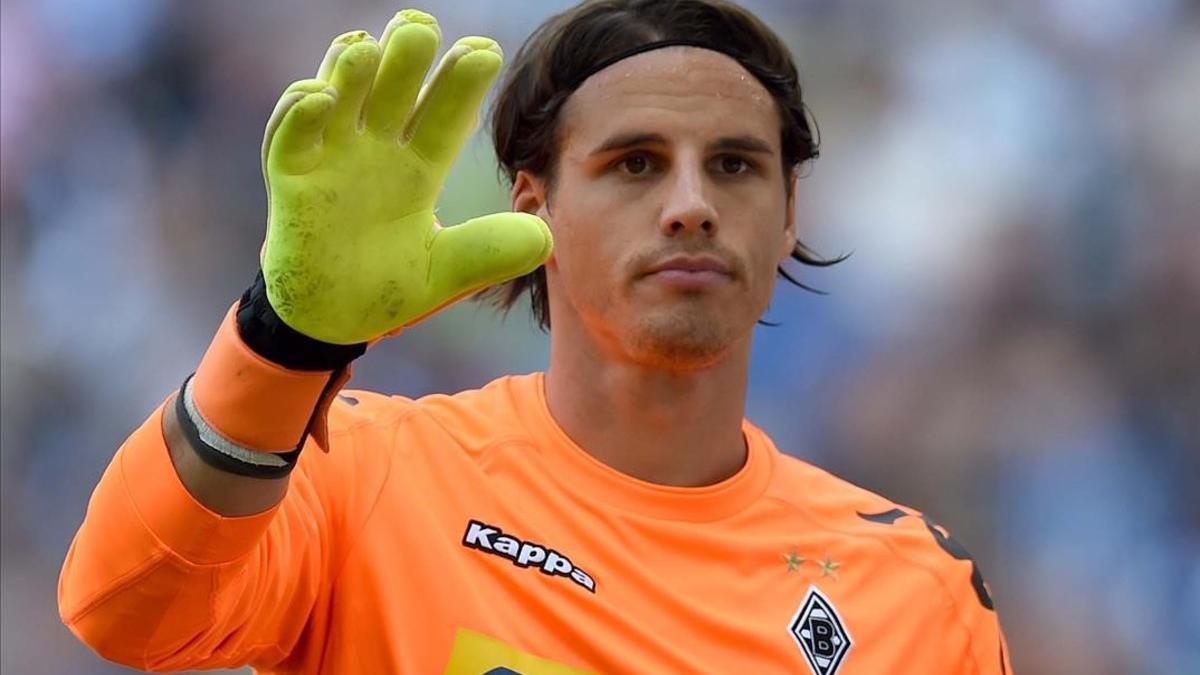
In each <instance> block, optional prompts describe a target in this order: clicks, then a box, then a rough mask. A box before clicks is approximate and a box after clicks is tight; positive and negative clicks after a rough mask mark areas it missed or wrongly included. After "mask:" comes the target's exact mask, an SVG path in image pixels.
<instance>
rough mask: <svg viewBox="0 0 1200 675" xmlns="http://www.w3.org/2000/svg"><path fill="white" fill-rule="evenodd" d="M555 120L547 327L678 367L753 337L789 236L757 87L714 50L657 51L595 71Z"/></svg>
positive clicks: (770, 122) (769, 123)
mask: <svg viewBox="0 0 1200 675" xmlns="http://www.w3.org/2000/svg"><path fill="white" fill-rule="evenodd" d="M560 124H561V127H560V129H561V132H560V136H559V138H560V154H559V162H558V165H557V171H556V180H555V184H554V188H553V191H552V193H551V194H550V195H549V196H548V199H547V201H548V205H543V206H542V208H541V209H540V215H542V216H543V217H545V218H546V220H547V221H548V222H549V223H550V227H551V229H552V231H553V234H554V238H555V252H554V256H553V258H552V259H551V260H550V261H549V262H548V263H547V266H546V272H547V282H548V286H549V294H550V302H551V319H552V325H553V326H555V327H556V328H559V327H565V326H564V325H563V324H564V322H572V323H574V324H577V325H576V326H575V327H576V328H579V327H582V329H583V330H585V331H586V333H587V334H590V335H591V336H592V337H593V339H595V340H596V342H597V343H598V344H599V345H600V347H601V349H603V350H604V351H605V352H606V353H609V354H610V355H612V356H616V357H618V358H625V359H632V360H634V361H636V362H639V363H642V364H644V365H648V366H651V367H657V368H668V369H673V370H688V369H694V368H701V367H704V366H707V365H710V364H712V363H713V362H715V361H716V360H718V359H719V358H720V357H721V356H722V355H723V354H725V353H726V352H727V351H728V350H729V349H730V348H731V347H732V346H734V345H735V344H737V343H739V342H740V341H745V340H748V339H749V334H750V331H751V330H752V328H753V326H754V323H755V321H757V319H758V318H759V317H760V316H761V315H762V313H763V312H764V311H765V310H766V307H767V303H768V302H769V300H770V297H771V291H772V289H773V287H774V279H775V269H776V267H777V266H778V265H779V263H780V262H782V261H783V259H784V258H786V257H787V255H788V254H789V253H790V252H791V250H792V246H793V243H794V241H795V232H794V226H793V217H792V203H791V198H790V197H789V193H790V191H789V190H787V189H786V185H787V183H786V182H785V178H784V176H783V169H782V167H781V159H780V152H781V150H780V120H779V116H778V113H777V111H776V107H775V103H774V101H773V100H772V98H771V95H770V94H769V93H768V92H767V90H766V89H765V88H764V87H763V86H762V84H761V83H759V82H758V80H757V79H755V78H754V77H753V76H752V75H750V73H749V72H747V71H746V70H745V69H744V68H742V66H741V65H739V64H738V63H737V62H736V61H734V60H733V59H731V58H729V57H727V56H724V55H722V54H719V53H716V52H712V51H709V50H705V49H698V48H691V47H669V48H664V49H658V50H654V51H650V52H647V53H644V54H640V55H638V56H634V57H631V58H629V59H626V60H624V61H621V62H619V63H617V64H614V65H613V66H610V67H609V68H606V69H605V70H603V71H601V72H600V73H597V74H596V75H594V76H592V77H591V78H590V79H588V80H587V81H586V82H585V83H584V84H583V85H582V86H581V87H580V88H579V89H578V90H577V91H576V92H575V93H574V94H573V95H572V96H571V98H570V99H569V100H568V102H567V104H566V106H565V107H564V109H563V111H562V117H561V121H560ZM787 180H791V177H790V176H789V177H788V178H787ZM572 332H574V331H572ZM576 334H578V333H576Z"/></svg>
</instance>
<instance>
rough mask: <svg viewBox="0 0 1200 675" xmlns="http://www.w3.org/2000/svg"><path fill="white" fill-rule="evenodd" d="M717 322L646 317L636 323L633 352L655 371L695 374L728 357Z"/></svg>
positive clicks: (726, 340)
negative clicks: (682, 371) (694, 372)
mask: <svg viewBox="0 0 1200 675" xmlns="http://www.w3.org/2000/svg"><path fill="white" fill-rule="evenodd" d="M722 328H723V325H722V324H721V323H720V322H718V321H713V320H705V317H699V316H696V315H691V316H686V317H680V316H660V317H646V318H645V319H644V320H643V321H641V322H640V323H639V325H638V326H637V329H636V334H635V337H634V342H633V345H632V346H633V351H634V352H635V353H636V355H637V357H638V359H639V360H641V361H643V362H644V363H646V364H647V365H650V366H652V367H656V368H664V369H669V370H699V369H702V368H707V367H709V366H712V365H713V364H715V363H717V362H718V361H720V360H721V358H722V357H723V356H724V355H725V354H726V353H728V351H729V348H730V344H731V340H730V339H729V336H728V335H727V334H726V331H724V330H722Z"/></svg>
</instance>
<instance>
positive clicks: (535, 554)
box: [462, 520, 596, 593]
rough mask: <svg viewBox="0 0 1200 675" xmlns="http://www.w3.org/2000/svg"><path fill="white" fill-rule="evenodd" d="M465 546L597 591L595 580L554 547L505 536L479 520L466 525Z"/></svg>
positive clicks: (502, 532)
mask: <svg viewBox="0 0 1200 675" xmlns="http://www.w3.org/2000/svg"><path fill="white" fill-rule="evenodd" d="M462 545H463V546H466V547H467V548H473V549H475V550H476V551H483V552H484V553H491V554H492V555H495V556H500V557H501V558H507V559H508V560H509V561H510V562H512V564H514V565H516V566H517V567H534V566H536V567H537V570H538V571H539V572H541V573H542V574H545V575H548V576H552V577H567V578H569V579H570V580H572V581H574V582H575V583H577V584H579V585H580V586H583V587H584V588H586V589H587V590H589V591H591V592H592V593H595V592H596V581H595V580H594V579H592V576H591V575H590V574H588V573H587V572H584V571H583V569H581V568H579V567H576V566H575V563H572V562H571V559H570V558H568V557H567V556H565V555H563V554H562V553H560V552H558V551H555V550H554V549H552V548H546V547H545V546H542V545H541V544H535V543H534V542H531V541H521V540H520V539H518V538H516V537H514V536H512V535H511V534H505V533H504V530H501V529H500V528H498V527H496V526H495V525H488V524H487V523H481V522H479V521H478V520H470V521H468V522H467V531H466V532H464V533H463V539H462Z"/></svg>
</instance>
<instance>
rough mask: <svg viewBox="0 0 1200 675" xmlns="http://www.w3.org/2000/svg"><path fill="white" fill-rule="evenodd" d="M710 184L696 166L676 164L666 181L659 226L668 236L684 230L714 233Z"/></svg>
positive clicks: (714, 210) (710, 234) (709, 234)
mask: <svg viewBox="0 0 1200 675" xmlns="http://www.w3.org/2000/svg"><path fill="white" fill-rule="evenodd" d="M709 189H710V186H709V185H708V184H707V181H706V180H705V175H704V171H703V169H702V168H700V167H698V166H686V167H684V166H676V167H675V168H674V170H673V171H672V172H671V174H670V176H669V177H668V180H667V185H666V195H665V197H664V201H663V208H662V217H661V220H660V222H659V227H660V228H661V229H662V233H663V234H664V235H666V236H668V237H671V236H675V235H679V234H684V233H686V232H703V233H704V234H707V235H708V236H710V237H711V236H713V235H715V234H716V233H717V212H716V209H715V208H714V207H713V203H712V196H711V195H710V194H709Z"/></svg>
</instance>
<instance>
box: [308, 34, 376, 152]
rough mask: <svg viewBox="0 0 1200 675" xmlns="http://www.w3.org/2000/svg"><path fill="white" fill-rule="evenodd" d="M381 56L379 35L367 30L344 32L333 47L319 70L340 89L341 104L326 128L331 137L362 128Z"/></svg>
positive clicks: (339, 102)
mask: <svg viewBox="0 0 1200 675" xmlns="http://www.w3.org/2000/svg"><path fill="white" fill-rule="evenodd" d="M379 56H380V53H379V45H378V44H377V43H376V42H375V38H373V37H371V34H370V33H368V32H366V31H363V30H357V31H351V32H349V33H343V34H342V35H339V36H338V37H337V38H335V39H334V41H333V44H331V45H330V46H329V51H327V52H326V53H325V59H324V60H322V61H321V67H320V68H319V69H318V71H317V79H319V80H325V81H326V82H328V83H329V84H331V85H333V87H334V89H337V92H338V97H337V105H335V106H334V109H333V112H332V115H331V117H330V120H329V125H328V127H327V129H326V135H327V136H328V137H330V138H340V137H345V136H349V135H350V134H352V133H355V132H356V131H357V130H358V120H359V118H360V117H361V115H362V106H363V101H365V100H366V98H367V92H369V91H370V90H371V82H372V80H374V78H375V70H376V69H377V68H378V67H379Z"/></svg>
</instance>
